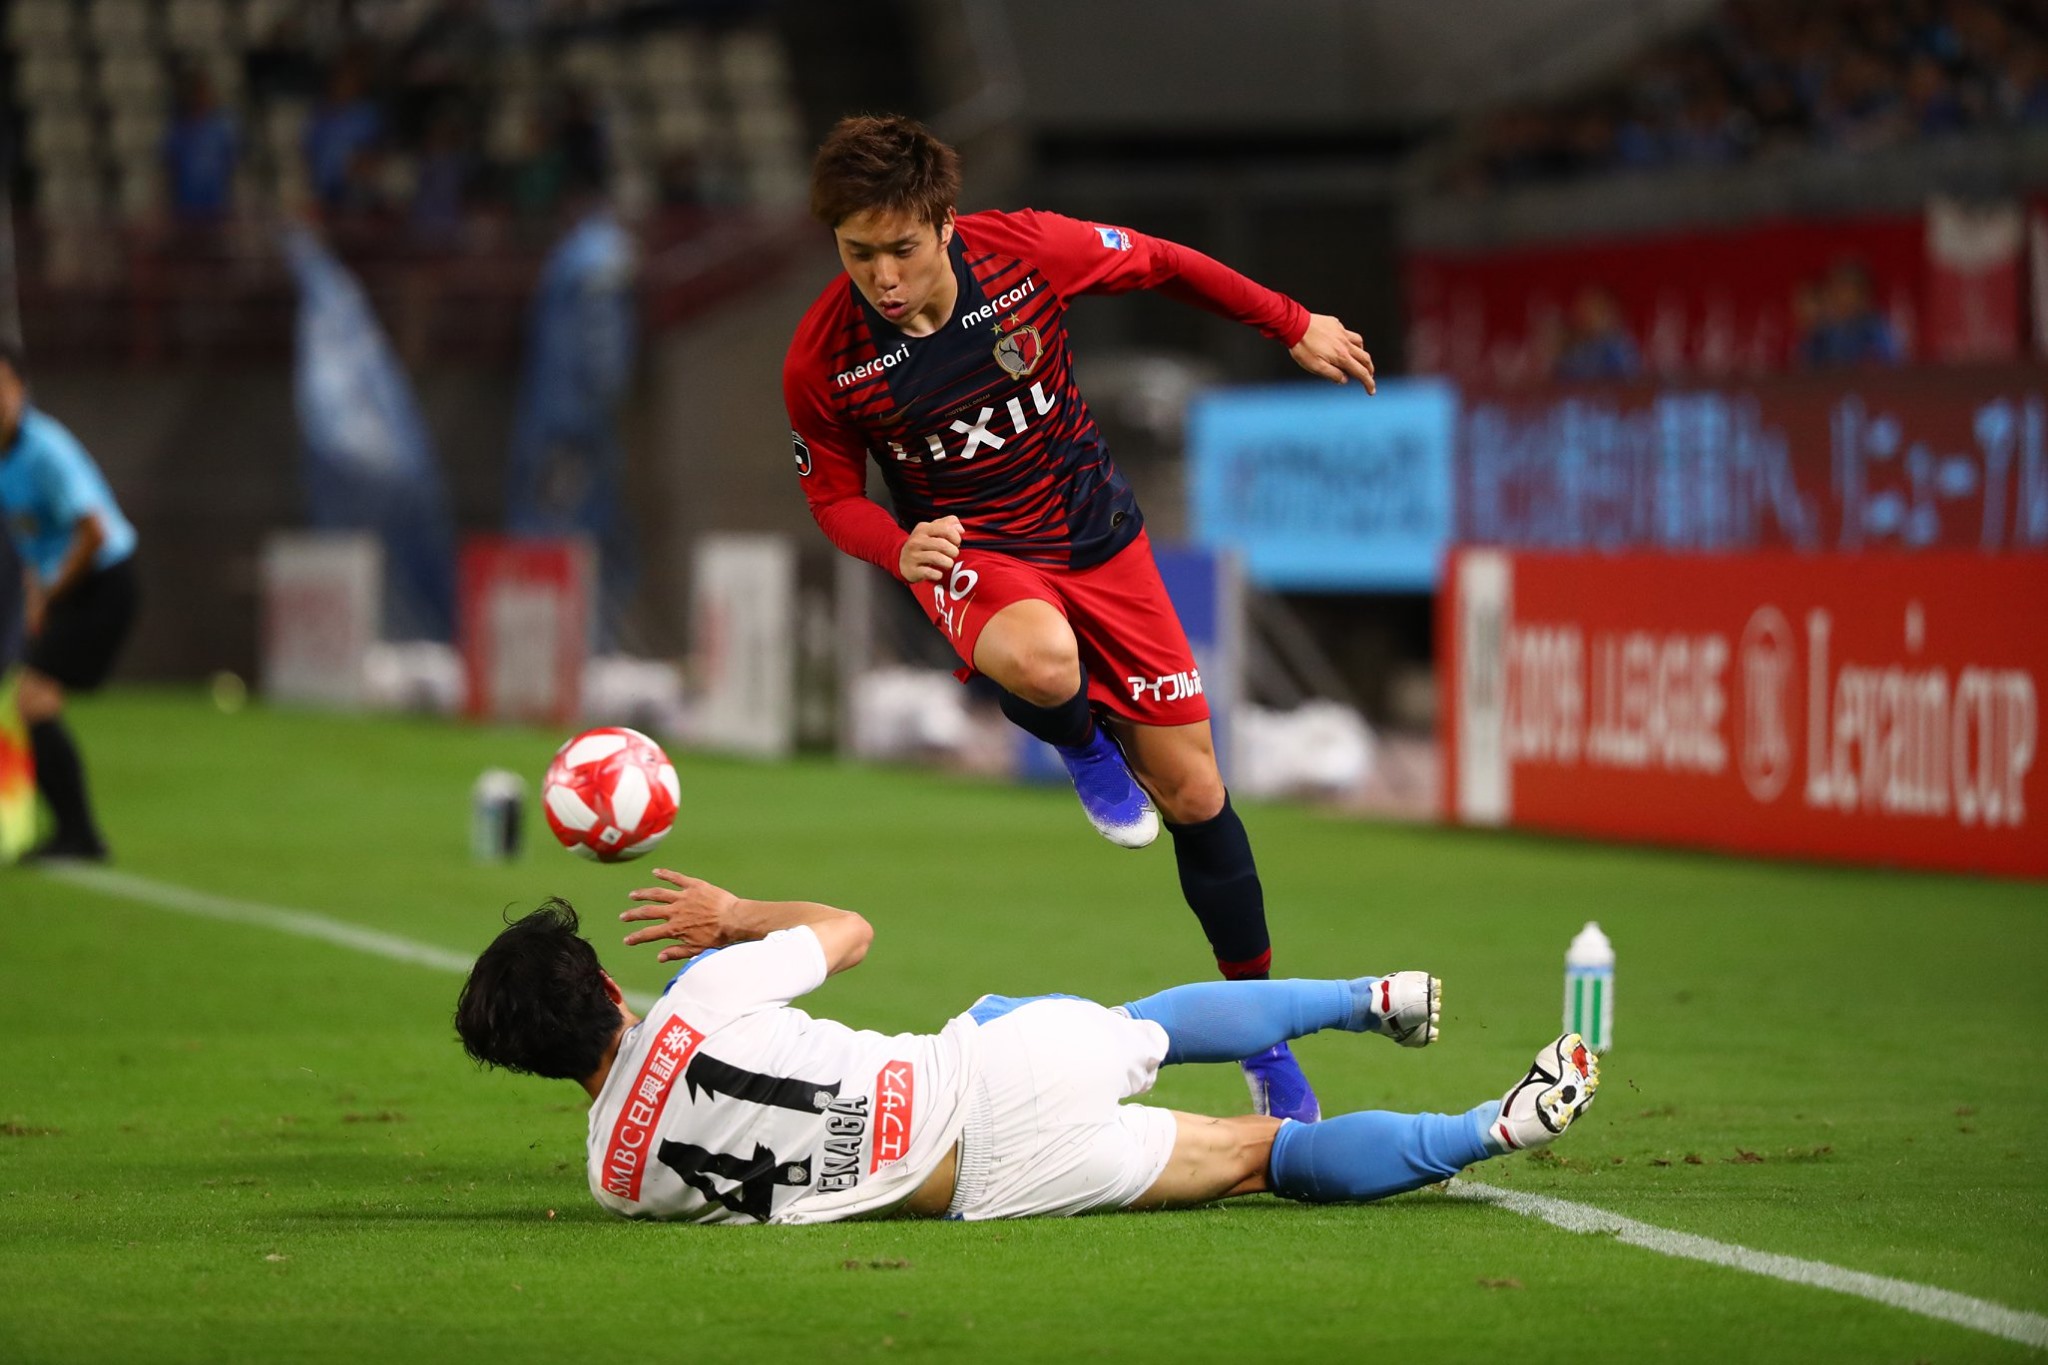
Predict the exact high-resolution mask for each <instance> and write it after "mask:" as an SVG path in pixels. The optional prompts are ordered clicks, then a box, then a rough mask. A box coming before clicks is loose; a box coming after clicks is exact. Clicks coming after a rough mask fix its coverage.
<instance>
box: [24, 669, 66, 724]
mask: <svg viewBox="0 0 2048 1365" xmlns="http://www.w3.org/2000/svg"><path fill="white" fill-rule="evenodd" d="M15 705H16V706H18V707H19V708H20V709H21V718H22V720H23V721H25V722H26V723H28V724H30V725H34V724H36V723H38V722H39V721H45V720H55V719H56V718H57V717H58V716H60V715H62V714H63V712H64V686H63V684H61V683H59V682H58V681H57V680H56V679H55V678H52V677H51V676H50V675H49V674H47V673H43V672H39V671H38V670H36V669H28V670H26V671H24V672H23V673H22V675H21V685H20V686H19V687H18V688H17V689H16V691H15Z"/></svg>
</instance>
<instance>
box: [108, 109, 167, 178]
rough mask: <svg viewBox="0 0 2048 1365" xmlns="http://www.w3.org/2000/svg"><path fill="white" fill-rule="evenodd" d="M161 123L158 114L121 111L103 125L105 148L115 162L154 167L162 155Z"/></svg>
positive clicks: (151, 110) (146, 110) (142, 110)
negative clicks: (146, 164) (144, 163)
mask: <svg viewBox="0 0 2048 1365" xmlns="http://www.w3.org/2000/svg"><path fill="white" fill-rule="evenodd" d="M164 123H165V119H164V116H163V113H162V111H161V110H154V109H124V110H122V111H121V112H120V113H118V114H116V115H115V116H114V118H113V119H111V120H110V121H109V122H108V124H107V147H108V150H110V151H111V152H112V153H113V155H114V159H115V160H116V161H117V162H121V163H123V164H126V163H129V162H146V163H148V164H150V165H155V164H156V161H157V159H158V157H159V156H160V155H161V154H162V152H163V145H164Z"/></svg>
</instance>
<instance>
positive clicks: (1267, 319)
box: [1159, 242, 1309, 346]
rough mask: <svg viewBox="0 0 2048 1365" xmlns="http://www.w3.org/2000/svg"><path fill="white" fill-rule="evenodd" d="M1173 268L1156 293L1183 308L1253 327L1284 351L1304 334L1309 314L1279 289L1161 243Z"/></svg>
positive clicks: (1196, 253) (1182, 248) (1210, 259)
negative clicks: (1190, 306)
mask: <svg viewBox="0 0 2048 1365" xmlns="http://www.w3.org/2000/svg"><path fill="white" fill-rule="evenodd" d="M1160 246H1161V248H1162V250H1163V251H1164V252H1165V253H1166V256H1167V259H1168V261H1169V263H1170V264H1171V266H1172V268H1173V273H1172V275H1171V276H1170V277H1169V278H1168V279H1166V280H1164V281H1162V282H1161V283H1160V285H1159V292H1160V293H1162V294H1165V295H1166V296H1167V297H1169V298H1174V299H1178V300H1180V301H1181V302H1182V303H1188V304H1193V305H1194V306H1195V307H1197V308H1201V309H1204V310H1206V311H1208V312H1211V313H1215V314H1217V315H1218V316H1219V317H1226V318H1229V319H1230V320H1231V321H1232V322H1241V323H1243V324H1244V325H1245V326H1247V327H1256V328H1257V329H1258V330H1259V331H1260V332H1262V333H1264V334H1265V335H1266V336H1269V337H1271V338H1272V339H1273V340H1275V341H1277V342H1279V343H1280V344H1281V345H1283V346H1292V345H1294V344H1295V343H1296V342H1298V341H1300V340H1301V338H1302V335H1303V333H1305V332H1307V331H1308V318H1309V313H1308V309H1306V308H1304V307H1302V306H1301V305H1300V304H1298V303H1296V302H1295V301H1294V300H1293V299H1290V298H1288V297H1287V296H1286V295H1285V294H1282V293H1280V292H1279V291H1278V290H1274V289H1268V288H1266V286H1264V285H1262V284H1260V283H1259V282H1258V281H1256V280H1254V279H1251V278H1250V277H1248V276H1245V275H1241V274H1239V273H1238V272H1237V271H1235V270H1232V269H1231V268H1230V267H1229V266H1227V265H1225V264H1223V262H1221V261H1219V260H1216V259H1215V258H1214V257H1212V256H1205V255H1203V254H1202V253H1201V252H1199V251H1196V250H1195V249H1194V248H1193V247H1187V246H1182V245H1180V244H1179V243H1177V242H1162V243H1161V244H1160Z"/></svg>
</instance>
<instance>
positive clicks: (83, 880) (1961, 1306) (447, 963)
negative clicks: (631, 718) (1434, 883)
mask: <svg viewBox="0 0 2048 1365" xmlns="http://www.w3.org/2000/svg"><path fill="white" fill-rule="evenodd" d="M44 874H45V875H46V876H49V877H52V878H55V879H56V880H58V881H62V882H65V883H68V884H69V885H72V886H76V887H78V888H80V889H81V890H85V891H91V892H94V893H97V894H99V895H106V896H119V897H121V898H122V899H124V900H132V901H139V902H141V903H142V904H145V905H154V906H158V907H160V908H161V909H165V910H175V911H177V912H179V913H180V914H186V915H196V916H199V917H200V918H202V919H213V920H224V921H226V922H228V923H231V924H252V925H255V926H257V927H259V928H264V929H275V930H277V931H279V932H280V933H286V934H297V935H299V936H300V937H302V938H316V939H322V940H325V941H326V942H328V943H335V944H339V945H341V946H342V947H344V948H354V949H355V950H356V951H358V952H363V953H371V954H374V955H376V956H378V957H385V958H390V959H392V960H393V961H397V962H410V963H413V964H414V965H416V966H421V967H432V968H433V969H435V970H436V971H443V972H454V973H458V974H467V973H468V971H469V968H470V962H471V959H470V958H469V957H468V956H466V955H465V954H462V953H458V952H455V951H453V950H452V949H448V948H437V947H435V946H434V945H433V944H430V943H418V942H415V941H414V940H412V939H409V938H400V937H399V936H398V935H396V934H386V933H381V932H379V931H378V930H375V929H365V928H362V927H361V926H359V925H354V924H350V923H348V922H347V921H346V920H338V919H333V918H330V917H329V916H327V915H320V914H315V913H314V912H313V911H311V910H290V909H286V908H285V907H283V906H278V905H263V904H260V903H258V902H256V901H241V900H230V899H229V898H228V897H226V896H215V895H210V894H208V893H207V892H204V891H193V890H190V889H189V888H186V887H182V886H173V885H172V884H170V883H169V882H159V881H153V880H151V879H149V878H147V877H137V876H135V875H133V874H132V873H127V872H115V871H111V870H110V869H107V868H103V867H91V866H86V865H80V864H70V865H61V866H60V865H58V864H47V865H45V867H44ZM626 998H627V1003H629V1004H630V1005H632V1007H633V1008H634V1009H636V1010H640V1011H642V1012H643V1013H644V1012H645V1011H646V1010H648V1009H650V1008H652V1006H653V1003H654V1001H653V997H652V996H648V995H646V994H644V993H641V992H637V991H631V992H628V993H627V997H626ZM1444 1190H1445V1193H1447V1194H1449V1195H1450V1196H1451V1197H1452V1198H1454V1199H1470V1200H1474V1201H1477V1202H1479V1203H1485V1204H1493V1205H1495V1206H1497V1207H1499V1208H1503V1209H1507V1210H1508V1211H1509V1212H1511V1213H1519V1214H1522V1215H1524V1216H1525V1217H1529V1218H1538V1219H1541V1220H1542V1221H1544V1222H1546V1223H1549V1224H1551V1225H1552V1226H1554V1227H1559V1228H1563V1229H1564V1230H1565V1231H1567V1232H1582V1233H1583V1232H1593V1233H1603V1234H1606V1235H1609V1236H1612V1237H1614V1238H1616V1239H1617V1240H1618V1241H1622V1242H1626V1243H1627V1244H1628V1245H1630V1246H1634V1247H1642V1248H1643V1249H1645V1250H1647V1251H1655V1252H1659V1253H1661V1254H1663V1255H1665V1256H1678V1257H1682V1258H1685V1259H1687V1260H1693V1261H1705V1262H1707V1263H1708V1264H1710V1265H1720V1266H1728V1267H1730V1268H1732V1269H1735V1270H1746V1271H1749V1272H1750V1273H1751V1274H1755V1275H1766V1276H1769V1277H1770V1278H1772V1279H1774V1280H1786V1281H1789V1282H1791V1283H1793V1284H1804V1285H1812V1286H1813V1287H1815V1288H1817V1289H1832V1290H1834V1291H1836V1292H1837V1293H1842V1294H1854V1295H1856V1296H1857V1297H1858V1298H1864V1299H1869V1300H1871V1301H1872V1302H1873V1303H1881V1304H1885V1305H1886V1306H1888V1307H1892V1308H1902V1309H1904V1310H1906V1311H1907V1312H1909V1313H1918V1314H1919V1315H1920V1316H1922V1317H1928V1318H1937V1319H1939V1320H1941V1321H1943V1322H1952V1323H1955V1324H1957V1325H1958V1326H1962V1327H1968V1328H1971V1329H1973V1330H1975V1331H1979V1332H1985V1333H1989V1334H1990V1335H1992V1336H1998V1337H2004V1338H2006V1339H2007V1340H2009V1341H2017V1342H2020V1343H2021V1344H2023V1345H2027V1346H2034V1347H2041V1348H2048V1317H2043V1316H2042V1315H2041V1314H2039V1313H2027V1312H2023V1311H2021V1310H2019V1309H2017V1308H2007V1307H2006V1306H2005V1305H2003V1304H1998V1303H1992V1302H1991V1301H1990V1300H1988V1299H1977V1298H1972V1297H1970V1296H1969V1295H1968V1294H1957V1293H1954V1292H1952V1291H1950V1290H1947V1289H1936V1288H1933V1287H1932V1286H1930V1285H1924V1284H1914V1283H1913V1282H1912V1281H1910V1280H1894V1279H1890V1278H1888V1277H1886V1276H1883V1275H1867V1274H1865V1273H1863V1272H1862V1271H1860V1270H1845V1269H1843V1268H1842V1267H1841V1266H1837V1265H1829V1264H1828V1263H1827V1262H1825V1261H1804V1260H1801V1259H1799V1258H1798V1257H1796V1256H1780V1255H1777V1254H1776V1253H1774V1252H1768V1251H1752V1250H1751V1249H1750V1248H1748V1247H1743V1246H1736V1245H1735V1244H1733V1243H1732V1242H1717V1241H1715V1240H1713V1239H1712V1238H1711V1237H1700V1236H1696V1235H1695V1234H1693V1233H1689V1232H1673V1231H1671V1230H1670V1229H1668V1228H1660V1227H1655V1226H1653V1225H1651V1224H1649V1223H1638V1222H1637V1221H1636V1220H1635V1219H1633V1218H1624V1217H1622V1216H1621V1215H1620V1214H1616V1213H1609V1212H1607V1211H1606V1210H1605V1209H1597V1208H1594V1207H1593V1206H1592V1205H1590V1204H1579V1203H1574V1202H1573V1201H1571V1200H1569V1199H1553V1198H1550V1197H1549V1196H1547V1195H1540V1194H1523V1193H1521V1192H1519V1191H1516V1190H1504V1189H1501V1188H1500V1187H1498V1186H1496V1185H1485V1184H1481V1183H1480V1182H1478V1181H1476V1180H1453V1181H1451V1182H1450V1183H1449V1184H1448V1185H1447V1186H1445V1187H1444Z"/></svg>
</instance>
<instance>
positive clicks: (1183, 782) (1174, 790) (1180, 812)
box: [1145, 763, 1224, 825]
mask: <svg viewBox="0 0 2048 1365" xmlns="http://www.w3.org/2000/svg"><path fill="white" fill-rule="evenodd" d="M1145 777H1146V786H1147V787H1148V788H1150V789H1151V792H1152V799H1153V801H1154V802H1155V803H1156V804H1157V805H1158V807H1159V814H1160V816H1161V817H1162V818H1163V819H1165V820H1166V821H1167V822H1168V823H1170V824H1175V825H1199V824H1201V823H1202V822H1203V821H1204V820H1213V819H1215V818H1216V817H1217V816H1218V815H1221V814H1222V813H1223V799H1224V787H1223V777H1222V775H1221V774H1220V773H1218V772H1217V771H1216V765H1215V764H1213V763H1210V764H1187V765H1181V764H1176V765H1173V766H1171V767H1169V768H1167V769H1165V770H1164V771H1161V772H1153V773H1147V774H1145Z"/></svg>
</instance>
